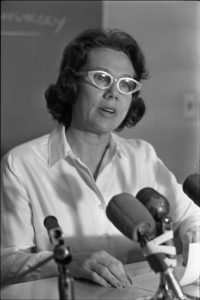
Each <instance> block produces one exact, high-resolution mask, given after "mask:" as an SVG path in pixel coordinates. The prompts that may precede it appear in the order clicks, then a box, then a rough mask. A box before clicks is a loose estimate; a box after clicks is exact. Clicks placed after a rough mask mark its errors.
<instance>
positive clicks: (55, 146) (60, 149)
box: [49, 124, 72, 167]
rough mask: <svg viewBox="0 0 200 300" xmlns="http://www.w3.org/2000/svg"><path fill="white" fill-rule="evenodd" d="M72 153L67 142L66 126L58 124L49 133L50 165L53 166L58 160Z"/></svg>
mask: <svg viewBox="0 0 200 300" xmlns="http://www.w3.org/2000/svg"><path fill="white" fill-rule="evenodd" d="M70 154H71V155H72V150H71V148H70V146H69V144H68V142H67V139H66V135H65V126H64V125H61V124H58V126H57V127H56V128H55V129H54V130H53V131H52V132H51V133H50V135H49V166H50V167H52V166H53V165H54V164H55V163H56V162H57V161H58V160H60V159H63V158H65V157H66V156H67V155H70Z"/></svg>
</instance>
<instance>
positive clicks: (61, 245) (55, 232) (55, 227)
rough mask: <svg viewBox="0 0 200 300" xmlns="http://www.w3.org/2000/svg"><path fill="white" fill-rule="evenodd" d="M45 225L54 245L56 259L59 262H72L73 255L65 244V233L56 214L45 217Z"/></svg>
mask: <svg viewBox="0 0 200 300" xmlns="http://www.w3.org/2000/svg"><path fill="white" fill-rule="evenodd" d="M44 226H45V227H46V229H47V232H48V235H49V239H50V242H51V243H52V245H54V259H55V261H56V262H57V263H59V264H66V263H69V262H71V260H72V255H71V253H70V249H69V247H66V246H65V240H64V234H63V231H62V229H61V227H60V225H59V224H58V220H57V219H56V217H54V216H47V217H46V218H45V219H44Z"/></svg>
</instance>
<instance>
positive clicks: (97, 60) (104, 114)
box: [71, 48, 135, 135]
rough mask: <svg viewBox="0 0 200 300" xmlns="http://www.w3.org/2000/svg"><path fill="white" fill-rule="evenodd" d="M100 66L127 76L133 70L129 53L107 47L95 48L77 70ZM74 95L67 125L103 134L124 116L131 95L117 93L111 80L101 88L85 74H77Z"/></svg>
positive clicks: (97, 68)
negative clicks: (79, 75)
mask: <svg viewBox="0 0 200 300" xmlns="http://www.w3.org/2000/svg"><path fill="white" fill-rule="evenodd" d="M99 69H100V70H103V71H106V72H108V73H110V74H111V75H112V76H114V77H115V78H119V77H131V78H133V76H134V74H135V72H134V69H133V66H132V63H131V61H130V59H129V57H128V56H127V55H126V54H125V53H124V52H120V51H116V50H113V49H110V48H95V49H93V50H91V51H90V52H89V54H88V60H87V62H86V64H85V65H84V67H83V68H82V69H81V70H80V71H89V70H99ZM77 78H78V79H77V80H79V83H78V96H77V99H76V102H75V103H74V105H73V108H72V123H71V126H72V127H75V128H77V129H79V130H82V131H86V132H91V133H95V134H98V135H100V134H106V133H110V132H111V131H113V130H114V129H116V128H117V127H118V126H119V125H120V124H121V122H122V121H123V120H124V118H125V117H126V114H127V112H128V110H129V107H130V104H131V100H132V95H131V94H129V95H123V94H121V93H120V92H119V91H118V89H117V87H116V83H115V82H114V83H113V85H112V86H111V87H109V88H107V89H105V90H101V89H99V88H97V87H95V86H94V85H92V84H91V82H90V80H89V79H88V77H87V75H85V76H83V77H77Z"/></svg>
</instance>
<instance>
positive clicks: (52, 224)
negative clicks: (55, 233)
mask: <svg viewBox="0 0 200 300" xmlns="http://www.w3.org/2000/svg"><path fill="white" fill-rule="evenodd" d="M44 226H45V228H46V229H47V230H51V229H54V228H57V227H59V224H58V220H57V219H56V217H54V216H47V217H46V218H45V219H44Z"/></svg>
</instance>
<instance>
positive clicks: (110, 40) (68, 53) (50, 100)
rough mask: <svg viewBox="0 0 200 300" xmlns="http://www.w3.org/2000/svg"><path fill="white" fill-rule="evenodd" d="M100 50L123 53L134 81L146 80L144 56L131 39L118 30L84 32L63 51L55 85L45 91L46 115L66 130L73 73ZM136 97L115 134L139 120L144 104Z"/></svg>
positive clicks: (74, 81)
mask: <svg viewBox="0 0 200 300" xmlns="http://www.w3.org/2000/svg"><path fill="white" fill-rule="evenodd" d="M100 47H106V48H111V49H113V50H117V51H122V52H124V53H125V54H126V55H127V56H128V57H129V59H130V61H131V62H132V65H133V68H134V70H135V73H136V75H135V79H136V80H138V81H141V80H142V79H146V78H147V77H148V72H147V71H146V67H145V59H144V55H143V53H142V51H141V49H140V47H139V45H138V43H137V42H136V41H135V39H134V38H133V37H132V36H131V35H129V34H128V33H126V32H123V31H120V30H118V29H109V30H104V29H88V30H85V31H84V32H82V33H81V34H79V35H78V36H77V37H76V38H75V39H74V40H72V41H71V42H70V43H69V44H68V45H67V46H66V48H65V49H64V52H63V57H62V61H61V65H60V73H59V76H58V79H57V82H56V83H55V84H51V85H50V86H49V87H48V89H47V90H46V91H45V98H46V102H47V108H48V110H49V112H50V114H51V115H52V117H53V118H54V119H55V120H57V121H58V122H59V123H62V124H63V125H65V127H66V128H68V127H69V126H70V124H71V120H72V106H73V103H74V102H75V101H76V96H77V78H76V76H75V75H74V72H76V71H79V70H80V69H81V67H82V66H83V65H84V64H85V63H86V61H87V58H88V53H89V51H90V50H92V49H94V48H100ZM139 94H140V91H137V92H136V93H134V94H133V96H132V102H131V105H130V108H129V111H128V113H127V115H126V117H125V119H124V120H123V122H122V123H121V124H120V126H119V127H118V128H117V129H116V131H120V130H122V129H123V128H124V127H125V126H127V127H131V126H134V125H135V124H136V123H137V122H139V121H140V120H141V118H142V117H143V115H144V113H145V104H144V101H143V99H142V98H141V97H140V96H139Z"/></svg>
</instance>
